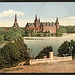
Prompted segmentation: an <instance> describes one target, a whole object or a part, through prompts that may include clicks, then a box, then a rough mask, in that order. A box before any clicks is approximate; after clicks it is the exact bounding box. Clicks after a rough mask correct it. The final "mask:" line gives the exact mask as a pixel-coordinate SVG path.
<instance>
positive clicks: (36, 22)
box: [34, 15, 38, 27]
mask: <svg viewBox="0 0 75 75" xmlns="http://www.w3.org/2000/svg"><path fill="white" fill-rule="evenodd" d="M34 24H35V27H37V25H38V20H37V15H35V20H34Z"/></svg>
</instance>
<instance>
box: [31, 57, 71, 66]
mask: <svg viewBox="0 0 75 75" xmlns="http://www.w3.org/2000/svg"><path fill="white" fill-rule="evenodd" d="M68 60H72V56H68V57H55V58H53V60H52V59H50V58H44V59H33V60H30V65H31V64H38V63H50V62H57V61H68Z"/></svg>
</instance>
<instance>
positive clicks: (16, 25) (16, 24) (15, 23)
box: [13, 14, 19, 27]
mask: <svg viewBox="0 0 75 75" xmlns="http://www.w3.org/2000/svg"><path fill="white" fill-rule="evenodd" d="M13 27H19V26H18V23H17V14H15V22H14V25H13Z"/></svg>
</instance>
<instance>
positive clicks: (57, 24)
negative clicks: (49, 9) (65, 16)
mask: <svg viewBox="0 0 75 75" xmlns="http://www.w3.org/2000/svg"><path fill="white" fill-rule="evenodd" d="M55 25H56V26H57V29H59V21H58V17H57V18H56V22H55Z"/></svg>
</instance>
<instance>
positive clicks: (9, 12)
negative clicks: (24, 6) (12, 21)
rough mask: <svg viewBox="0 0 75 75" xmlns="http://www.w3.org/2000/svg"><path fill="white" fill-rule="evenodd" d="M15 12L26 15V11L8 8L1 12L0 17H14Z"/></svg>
mask: <svg viewBox="0 0 75 75" xmlns="http://www.w3.org/2000/svg"><path fill="white" fill-rule="evenodd" d="M14 14H17V15H18V16H23V15H24V13H23V12H20V11H15V10H7V11H3V12H2V13H0V18H3V17H12V16H14Z"/></svg>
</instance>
